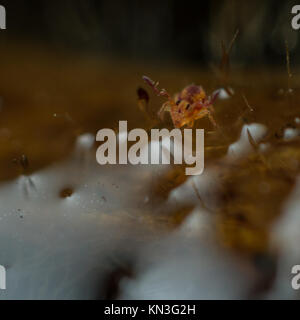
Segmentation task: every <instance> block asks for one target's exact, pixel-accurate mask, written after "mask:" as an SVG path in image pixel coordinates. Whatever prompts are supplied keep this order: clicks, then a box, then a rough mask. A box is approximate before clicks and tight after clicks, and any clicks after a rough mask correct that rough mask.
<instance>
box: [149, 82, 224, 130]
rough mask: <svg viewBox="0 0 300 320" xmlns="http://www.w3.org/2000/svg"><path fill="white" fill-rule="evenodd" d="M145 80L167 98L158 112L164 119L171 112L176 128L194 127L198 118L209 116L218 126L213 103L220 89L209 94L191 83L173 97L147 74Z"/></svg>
mask: <svg viewBox="0 0 300 320" xmlns="http://www.w3.org/2000/svg"><path fill="white" fill-rule="evenodd" d="M143 80H144V81H145V82H146V83H147V84H148V85H149V86H150V87H151V88H152V89H153V90H154V92H155V93H156V94H157V96H162V97H165V98H167V101H166V102H165V103H164V104H163V105H162V107H161V109H160V111H159V112H158V115H159V117H160V119H163V115H164V112H170V114H171V118H172V121H173V124H174V127H175V128H182V127H183V126H185V125H186V126H188V127H190V128H192V127H193V126H194V123H195V121H196V120H198V119H201V118H203V117H206V116H208V118H209V120H210V121H211V123H212V124H213V125H214V127H217V123H216V121H215V119H214V117H213V113H214V107H213V103H214V102H215V100H216V99H217V97H218V95H219V91H215V92H214V93H213V94H212V95H211V96H207V95H206V93H205V91H204V90H203V88H202V87H201V86H197V85H194V84H191V85H189V86H187V87H185V88H184V89H183V90H182V91H181V92H180V93H177V94H175V96H174V97H173V98H172V97H171V95H170V94H169V93H168V92H167V91H166V90H165V89H159V87H158V86H159V82H155V81H153V80H151V79H150V78H148V77H146V76H143Z"/></svg>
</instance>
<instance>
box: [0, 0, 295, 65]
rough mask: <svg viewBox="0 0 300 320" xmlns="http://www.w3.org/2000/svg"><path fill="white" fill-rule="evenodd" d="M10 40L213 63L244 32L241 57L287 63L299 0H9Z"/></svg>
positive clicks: (246, 60) (239, 46)
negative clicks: (227, 44) (295, 11)
mask: <svg viewBox="0 0 300 320" xmlns="http://www.w3.org/2000/svg"><path fill="white" fill-rule="evenodd" d="M1 4H2V5H4V6H5V7H6V9H7V28H8V29H7V30H6V31H5V33H6V34H5V36H4V35H3V34H1V37H2V38H1V39H2V41H4V40H3V39H4V38H5V39H6V41H12V39H14V40H15V41H26V42H29V43H30V42H33V41H38V42H42V43H43V44H45V45H47V46H50V47H61V48H64V49H65V48H66V49H71V50H81V51H84V52H92V53H97V54H104V55H113V56H117V57H122V58H126V59H131V60H143V59H150V60H159V61H180V62H183V63H190V62H193V63H194V62H196V63H199V64H202V65H203V64H207V63H208V62H213V61H215V60H217V59H219V56H220V52H221V50H220V46H221V41H222V40H224V41H226V42H227V43H228V42H229V41H230V39H231V38H232V36H233V34H234V33H235V31H236V30H237V29H239V30H240V35H239V37H238V39H237V42H236V44H235V48H234V50H233V53H232V54H233V59H234V61H235V62H236V63H240V64H247V65H249V64H253V63H255V64H258V65H259V64H272V65H274V64H282V59H283V58H284V55H285V47H284V41H285V39H287V40H288V42H289V46H290V51H291V55H292V57H293V58H294V60H293V63H294V64H298V63H299V62H300V60H299V59H297V56H299V54H300V44H299V41H298V40H299V34H300V31H294V30H292V28H291V18H292V14H291V8H292V6H293V5H294V4H297V1H275V0H266V1H260V0H253V1H250V0H242V1H241V0H220V1H201V0H199V1H182V0H181V1H180V0H163V1H156V0H152V1H142V0H131V1H126V0H125V1H124V0H27V1H26V0H2V1H1Z"/></svg>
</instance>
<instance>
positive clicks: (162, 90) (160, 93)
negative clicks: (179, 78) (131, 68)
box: [143, 76, 171, 99]
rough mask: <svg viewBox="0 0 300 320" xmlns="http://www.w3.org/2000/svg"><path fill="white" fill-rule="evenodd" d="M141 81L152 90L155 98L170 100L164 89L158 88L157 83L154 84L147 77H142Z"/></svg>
mask: <svg viewBox="0 0 300 320" xmlns="http://www.w3.org/2000/svg"><path fill="white" fill-rule="evenodd" d="M143 80H144V81H145V82H146V83H147V84H148V85H149V86H150V87H151V88H152V89H153V91H154V92H155V93H156V94H157V96H162V97H167V98H168V99H171V96H170V95H169V93H168V92H167V90H166V89H159V88H158V86H159V82H155V81H153V80H152V79H150V78H149V77H147V76H143Z"/></svg>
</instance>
